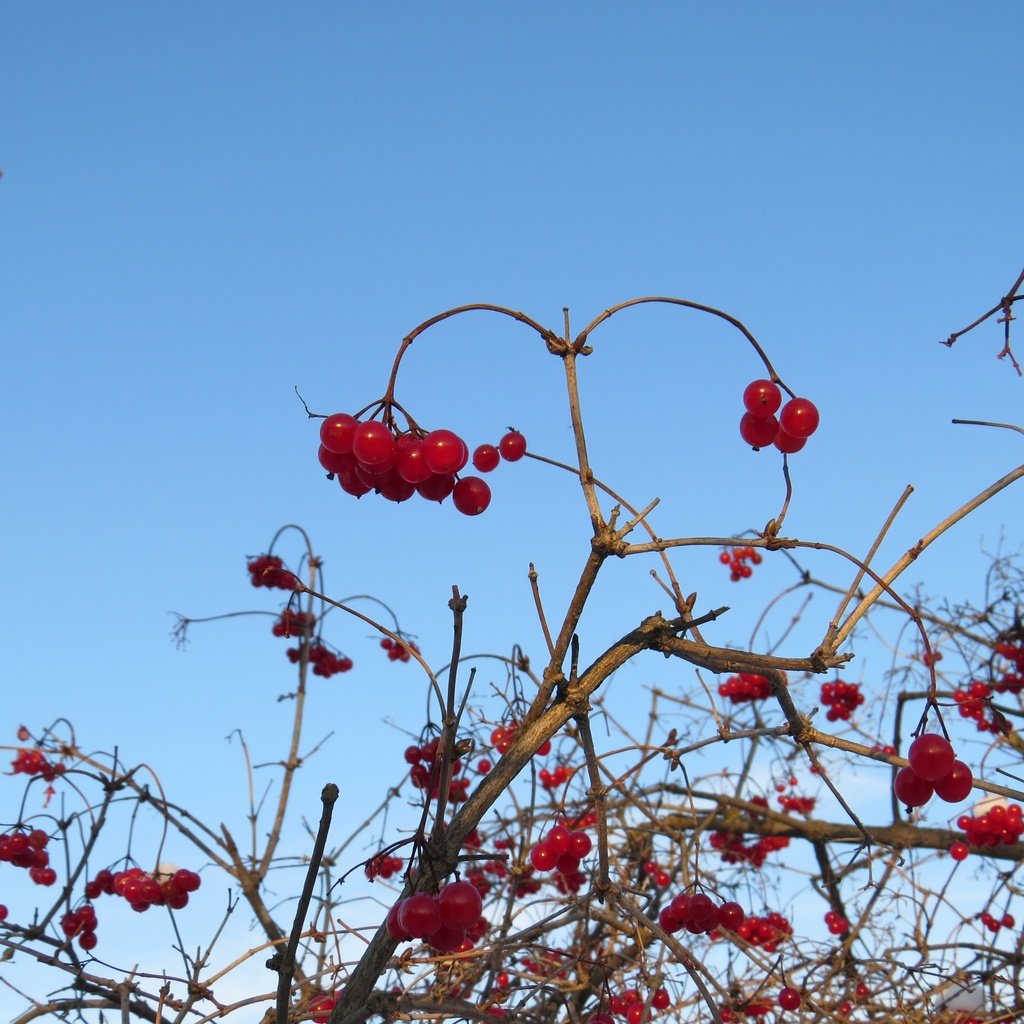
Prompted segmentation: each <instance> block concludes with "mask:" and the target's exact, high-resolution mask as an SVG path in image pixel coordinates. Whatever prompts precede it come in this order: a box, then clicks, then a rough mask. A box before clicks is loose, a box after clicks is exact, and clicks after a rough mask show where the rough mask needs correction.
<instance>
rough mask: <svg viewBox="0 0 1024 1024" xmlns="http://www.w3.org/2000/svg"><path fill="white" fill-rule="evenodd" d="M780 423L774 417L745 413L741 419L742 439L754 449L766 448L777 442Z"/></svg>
mask: <svg viewBox="0 0 1024 1024" xmlns="http://www.w3.org/2000/svg"><path fill="white" fill-rule="evenodd" d="M778 432H779V421H778V420H777V419H776V418H775V417H774V416H767V417H764V416H754V415H753V414H752V413H749V412H745V413H744V414H743V416H742V418H741V419H740V437H742V438H743V440H744V441H746V442H747V444H749V445H750V446H751V447H752V448H764V446H765V445H769V444H771V443H772V441H774V440H775V435H776V434H778Z"/></svg>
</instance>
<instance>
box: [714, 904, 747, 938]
mask: <svg viewBox="0 0 1024 1024" xmlns="http://www.w3.org/2000/svg"><path fill="white" fill-rule="evenodd" d="M746 916H747V915H746V913H745V912H744V910H743V908H742V907H741V906H740V905H739V904H738V903H735V902H734V901H732V900H729V901H727V902H725V903H723V904H722V905H721V907H719V909H718V924H719V927H721V928H725V929H726V930H727V931H730V932H734V931H736V929H737V928H739V926H740V925H741V924H743V919H744V918H745V917H746Z"/></svg>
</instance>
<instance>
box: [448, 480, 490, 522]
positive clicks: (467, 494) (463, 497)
mask: <svg viewBox="0 0 1024 1024" xmlns="http://www.w3.org/2000/svg"><path fill="white" fill-rule="evenodd" d="M452 501H453V502H454V504H455V507H456V508H457V509H458V510H459V511H460V512H461V513H462V514H463V515H464V516H478V515H480V513H481V512H483V511H485V510H486V508H487V506H488V505H490V503H491V489H490V487H488V486H487V484H486V483H485V482H484V481H483V480H481V479H480V477H478V476H464V477H463V478H462V479H461V480H460V481H459V482H458V483H457V484H456V485H455V488H454V490H453V491H452Z"/></svg>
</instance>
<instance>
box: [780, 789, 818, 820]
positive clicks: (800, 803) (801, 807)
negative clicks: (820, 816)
mask: <svg viewBox="0 0 1024 1024" xmlns="http://www.w3.org/2000/svg"><path fill="white" fill-rule="evenodd" d="M816 803H817V800H816V799H815V798H814V797H813V796H797V795H796V794H795V793H783V794H782V796H780V797H779V805H780V806H781V807H782V809H783V810H784V811H789V812H790V813H791V814H802V815H803V816H804V817H805V818H809V817H810V816H811V814H813V813H814V805H815V804H816Z"/></svg>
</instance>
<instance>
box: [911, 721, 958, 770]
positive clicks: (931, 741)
mask: <svg viewBox="0 0 1024 1024" xmlns="http://www.w3.org/2000/svg"><path fill="white" fill-rule="evenodd" d="M955 758H956V755H955V754H954V753H953V748H952V746H951V745H950V742H949V740H947V739H945V738H944V737H942V736H939V735H937V734H936V733H934V732H926V733H924V734H923V735H922V736H918V737H917V739H916V740H914V742H913V743H911V744H910V749H909V750H908V751H907V760H908V761H909V762H910V767H911V768H913V769H914V771H915V772H916V773H917V775H918V776H919V777H920V778H922V779H924V780H925V781H926V782H937V781H938V780H939V779H941V778H943V777H944V776H946V775H948V774H949V773H950V771H951V770H952V768H953V761H954V760H955Z"/></svg>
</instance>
